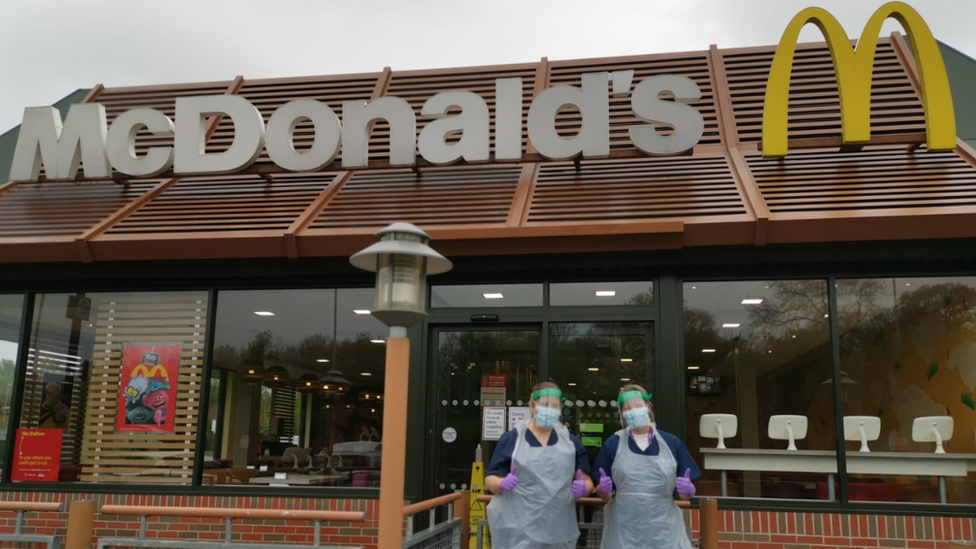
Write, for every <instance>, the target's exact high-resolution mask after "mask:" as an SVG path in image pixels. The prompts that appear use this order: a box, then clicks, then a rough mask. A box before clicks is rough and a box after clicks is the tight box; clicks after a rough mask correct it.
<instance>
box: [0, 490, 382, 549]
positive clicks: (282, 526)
mask: <svg viewBox="0 0 976 549" xmlns="http://www.w3.org/2000/svg"><path fill="white" fill-rule="evenodd" d="M0 500H2V501H8V500H17V501H44V502H48V501H53V502H62V503H65V512H62V513H27V514H26V515H25V519H24V528H23V533H25V534H59V535H64V533H65V531H66V529H67V525H68V513H67V510H68V506H69V504H70V502H71V501H76V500H90V501H94V502H95V505H96V509H101V507H102V505H107V504H111V505H161V506H182V507H240V508H250V509H309V510H321V511H365V512H366V521H365V522H361V523H352V524H348V523H329V522H325V523H322V543H323V544H328V545H350V546H363V547H367V548H371V549H375V547H376V536H377V531H376V522H377V521H376V518H377V513H378V508H377V500H350V499H342V500H336V499H302V498H280V497H231V496H228V497H217V496H144V495H135V494H54V493H36V492H31V493H23V492H3V493H0ZM15 517H16V514H15V513H11V512H0V532H2V533H11V532H13V531H14V522H15ZM224 524H225V523H224V521H223V520H221V519H216V518H214V519H211V518H193V517H151V518H150V519H149V521H148V527H147V532H146V536H147V537H150V538H183V539H199V540H218V539H222V538H223V535H224V528H225V526H224ZM313 531H314V530H313V527H312V523H311V522H308V521H304V520H267V519H265V520H261V519H236V520H234V526H233V532H232V536H233V539H234V540H235V541H246V542H247V541H249V542H262V541H263V542H269V543H295V544H306V545H310V544H311V543H312V539H313ZM137 535H139V519H138V518H137V517H123V516H118V515H103V514H101V513H96V515H95V538H100V537H126V536H131V537H136V536H137Z"/></svg>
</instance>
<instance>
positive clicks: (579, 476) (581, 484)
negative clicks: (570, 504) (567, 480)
mask: <svg viewBox="0 0 976 549" xmlns="http://www.w3.org/2000/svg"><path fill="white" fill-rule="evenodd" d="M572 492H573V498H575V499H579V498H581V497H583V496H585V495H586V482H585V481H584V480H583V471H580V470H579V469H577V470H576V480H574V481H573V490H572Z"/></svg>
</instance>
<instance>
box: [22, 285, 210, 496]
mask: <svg viewBox="0 0 976 549" xmlns="http://www.w3.org/2000/svg"><path fill="white" fill-rule="evenodd" d="M206 324H207V294H206V292H185V293H184V292H179V293H177V292H159V293H97V294H83V293H78V294H39V295H38V296H37V298H36V303H35V308H34V319H33V322H32V326H31V334H30V350H29V355H28V362H27V372H26V378H25V390H24V406H23V410H22V413H21V416H20V428H22V429H28V428H29V429H37V428H40V429H51V430H57V431H60V434H61V437H62V443H61V451H60V468H59V471H58V480H60V481H83V482H100V483H126V484H130V483H146V484H189V483H190V482H191V481H192V474H193V456H194V451H195V448H196V435H197V426H198V425H199V423H200V421H201V420H202V419H203V418H200V417H199V415H198V414H199V410H200V406H199V402H200V398H201V394H200V390H201V387H202V374H203V347H204V342H205V341H206V333H205V329H206ZM14 478H15V479H17V478H18V476H17V470H16V469H15V470H14ZM24 480H28V479H27V478H24Z"/></svg>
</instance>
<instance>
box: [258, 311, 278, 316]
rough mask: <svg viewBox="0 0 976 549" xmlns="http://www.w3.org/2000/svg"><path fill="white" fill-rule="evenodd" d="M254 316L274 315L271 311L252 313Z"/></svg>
mask: <svg viewBox="0 0 976 549" xmlns="http://www.w3.org/2000/svg"><path fill="white" fill-rule="evenodd" d="M254 314H256V315H258V316H274V315H275V314H274V313H272V312H271V311H254Z"/></svg>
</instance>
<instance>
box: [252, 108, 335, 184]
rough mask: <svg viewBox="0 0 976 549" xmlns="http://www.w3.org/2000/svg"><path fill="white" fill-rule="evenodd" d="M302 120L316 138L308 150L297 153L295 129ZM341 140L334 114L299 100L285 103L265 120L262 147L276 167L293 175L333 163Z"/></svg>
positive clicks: (326, 109)
mask: <svg viewBox="0 0 976 549" xmlns="http://www.w3.org/2000/svg"><path fill="white" fill-rule="evenodd" d="M303 120H310V121H311V122H312V126H314V127H315V138H314V139H313V140H312V146H311V148H309V149H308V150H307V151H305V152H298V151H297V150H295V142H294V134H295V126H297V125H298V124H299V123H301V122H302V121H303ZM341 140H342V125H341V124H340V123H339V117H338V116H336V113H335V111H333V110H332V109H331V108H330V107H329V106H328V105H326V104H325V103H322V102H321V101H313V100H310V99H299V100H297V101H289V102H288V103H285V104H284V105H282V106H281V107H280V108H279V109H278V110H276V111H275V112H274V114H272V115H271V118H269V119H268V126H267V130H266V132H265V143H264V146H265V148H266V149H267V150H268V155H269V156H271V160H272V161H273V162H274V163H275V164H277V165H278V166H281V167H282V168H284V169H286V170H291V171H293V172H312V171H316V170H319V169H321V168H323V167H325V166H328V165H329V164H331V163H332V161H333V160H335V157H336V155H337V154H339V143H340V142H341Z"/></svg>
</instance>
